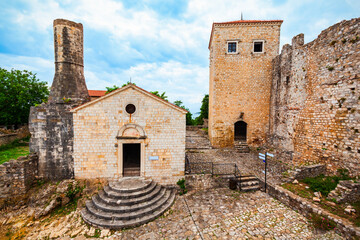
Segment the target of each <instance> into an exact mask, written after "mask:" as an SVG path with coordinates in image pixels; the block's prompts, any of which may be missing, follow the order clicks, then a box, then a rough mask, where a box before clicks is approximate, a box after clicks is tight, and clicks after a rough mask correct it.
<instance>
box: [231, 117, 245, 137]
mask: <svg viewBox="0 0 360 240" xmlns="http://www.w3.org/2000/svg"><path fill="white" fill-rule="evenodd" d="M246 128H247V123H246V122H244V121H237V122H236V123H235V124H234V135H235V136H234V138H235V140H246Z"/></svg>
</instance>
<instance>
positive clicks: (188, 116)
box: [174, 100, 194, 125]
mask: <svg viewBox="0 0 360 240" xmlns="http://www.w3.org/2000/svg"><path fill="white" fill-rule="evenodd" d="M174 104H175V105H176V106H178V107H181V108H183V109H185V110H186V111H188V112H187V113H186V125H194V120H193V119H192V114H191V112H190V110H189V109H188V108H186V107H185V106H184V105H183V102H182V101H181V100H176V101H175V102H174Z"/></svg>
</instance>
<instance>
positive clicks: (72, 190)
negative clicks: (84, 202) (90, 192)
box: [66, 183, 83, 202]
mask: <svg viewBox="0 0 360 240" xmlns="http://www.w3.org/2000/svg"><path fill="white" fill-rule="evenodd" d="M82 190H83V188H82V187H80V186H79V185H75V186H74V185H73V184H72V183H69V185H68V189H67V192H66V196H67V197H68V198H69V199H70V202H72V201H74V200H75V198H76V197H77V195H78V194H80V193H81V192H82Z"/></svg>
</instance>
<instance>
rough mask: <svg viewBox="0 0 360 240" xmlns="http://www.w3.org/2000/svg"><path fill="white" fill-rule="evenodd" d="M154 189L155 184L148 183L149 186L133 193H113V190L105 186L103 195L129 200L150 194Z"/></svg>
mask: <svg viewBox="0 0 360 240" xmlns="http://www.w3.org/2000/svg"><path fill="white" fill-rule="evenodd" d="M155 188H156V183H155V182H152V183H150V184H149V185H147V187H146V188H143V189H140V190H138V191H133V192H118V191H114V189H113V188H111V187H110V186H105V187H104V193H105V194H106V195H107V196H108V197H110V198H115V199H129V198H139V197H142V196H145V195H147V194H149V193H150V192H152V191H153V190H154V189H155Z"/></svg>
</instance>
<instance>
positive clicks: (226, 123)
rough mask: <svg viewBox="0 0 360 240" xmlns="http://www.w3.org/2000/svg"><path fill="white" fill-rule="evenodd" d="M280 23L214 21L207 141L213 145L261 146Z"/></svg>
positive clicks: (265, 130)
mask: <svg viewBox="0 0 360 240" xmlns="http://www.w3.org/2000/svg"><path fill="white" fill-rule="evenodd" d="M282 22H283V21H282V20H270V21H258V20H240V21H232V22H222V23H213V26H212V31H211V36H210V42H209V50H210V74H209V76H210V84H209V85H210V87H209V88H210V89H209V137H210V141H211V144H212V146H214V147H230V146H233V145H234V143H236V142H237V140H239V141H246V142H247V144H248V145H251V146H259V145H261V144H263V143H264V142H265V139H266V134H267V132H268V128H269V105H270V90H271V81H272V60H273V59H274V58H275V57H276V56H277V55H278V54H279V39H280V27H281V24H282Z"/></svg>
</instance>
